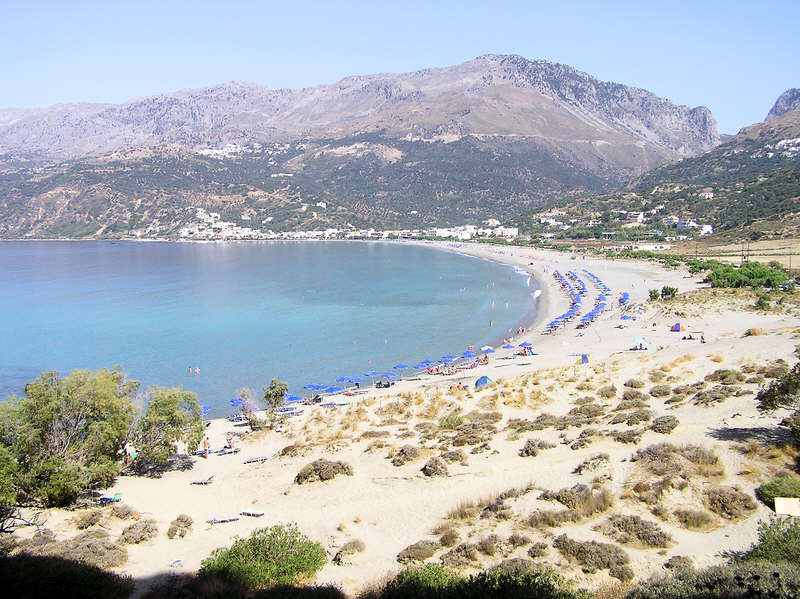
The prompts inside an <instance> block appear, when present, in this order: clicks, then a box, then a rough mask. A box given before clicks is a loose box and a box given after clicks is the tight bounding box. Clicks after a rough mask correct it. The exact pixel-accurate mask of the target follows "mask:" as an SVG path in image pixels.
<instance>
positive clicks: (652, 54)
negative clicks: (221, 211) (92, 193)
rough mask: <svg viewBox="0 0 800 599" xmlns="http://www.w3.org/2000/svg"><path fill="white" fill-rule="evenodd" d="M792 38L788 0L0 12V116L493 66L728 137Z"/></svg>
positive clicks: (794, 75) (781, 74)
mask: <svg viewBox="0 0 800 599" xmlns="http://www.w3.org/2000/svg"><path fill="white" fill-rule="evenodd" d="M798 29H800V1H798V0H793V1H792V0H790V1H779V0H765V1H760V2H754V1H750V0H748V1H740V0H727V1H703V0H695V1H694V2H684V1H682V0H676V1H671V2H668V1H663V0H653V1H648V0H638V1H636V2H627V1H614V0H607V1H605V2H602V1H597V0H594V1H587V2H581V1H560V2H558V1H556V2H553V1H552V0H550V1H548V2H539V1H538V0H528V1H524V0H523V1H519V2H517V1H508V2H503V1H495V2H490V1H487V0H481V1H473V0H461V1H459V2H453V1H450V0H441V1H437V0H427V1H421V2H416V1H408V2H406V1H403V0H394V1H391V0H389V1H383V0H372V1H358V2H357V1H331V2H318V1H313V0H306V1H303V0H300V1H294V2H292V1H287V0H281V1H280V2H272V1H270V0H262V1H261V2H257V1H251V2H245V1H240V0H224V1H219V0H217V1H213V2H212V1H206V0H194V1H192V2H185V1H182V0H174V1H170V0H161V1H158V2H151V1H149V0H139V1H135V2H134V1H127V2H126V1H124V0H120V1H113V0H112V1H110V0H104V1H102V2H91V1H81V0H72V1H69V2H68V1H66V0H62V1H57V2H56V1H52V2H45V1H37V0H28V1H24V2H19V1H17V0H0V56H2V57H3V58H2V63H0V64H2V67H1V68H0V107H3V108H10V107H33V106H46V105H49V104H55V103H62V102H79V101H81V102H112V103H119V102H124V101H126V100H130V99H134V98H139V97H144V96H150V95H155V94H160V93H167V92H171V91H176V90H178V89H184V88H191V87H204V86H207V85H214V84H217V83H222V82H225V81H231V80H240V81H249V82H253V83H260V84H262V85H266V86H268V87H270V88H275V89H277V88H296V87H310V86H313V85H319V84H323V83H333V82H335V81H337V80H339V79H341V78H342V77H345V76H347V75H365V74H373V73H383V72H407V71H414V70H418V69H423V68H429V67H442V66H450V65H454V64H459V63H462V62H465V61H467V60H471V59H472V58H475V57H476V56H480V55H482V54H488V53H494V54H519V55H521V56H524V57H525V58H528V59H531V60H533V59H540V58H541V59H546V60H551V61H554V62H561V63H565V64H568V65H570V66H573V67H575V68H577V69H579V70H581V71H585V72H587V73H589V74H591V75H593V76H595V77H597V78H599V79H602V80H605V81H615V82H618V83H623V84H625V85H632V86H636V87H641V88H644V89H647V90H649V91H651V92H653V93H655V94H657V95H659V96H662V97H665V98H668V99H670V100H671V101H673V102H675V103H677V104H685V105H689V106H699V105H703V106H707V107H708V108H709V109H711V112H712V114H713V115H714V117H715V118H716V120H717V123H718V128H719V130H720V132H722V133H736V132H737V131H738V130H739V129H741V128H742V127H744V126H746V125H749V124H752V123H754V122H758V121H761V120H763V119H764V117H765V116H766V113H767V111H768V110H769V109H770V108H771V107H772V104H773V103H774V102H775V100H776V99H777V97H778V95H779V94H781V93H782V92H783V91H785V90H786V89H788V88H791V87H800V34H798Z"/></svg>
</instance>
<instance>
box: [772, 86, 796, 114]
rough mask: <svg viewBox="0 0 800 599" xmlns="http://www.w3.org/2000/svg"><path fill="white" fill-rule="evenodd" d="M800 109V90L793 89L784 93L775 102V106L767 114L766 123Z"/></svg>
mask: <svg viewBox="0 0 800 599" xmlns="http://www.w3.org/2000/svg"><path fill="white" fill-rule="evenodd" d="M799 109H800V88H798V87H793V88H792V89H787V90H786V91H785V92H783V93H782V94H781V95H780V96H778V99H777V100H776V101H775V105H774V106H773V107H772V108H771V109H770V111H769V113H767V118H765V119H764V120H765V121H771V120H772V119H777V118H778V117H780V116H783V115H784V114H786V113H789V112H792V111H795V110H799Z"/></svg>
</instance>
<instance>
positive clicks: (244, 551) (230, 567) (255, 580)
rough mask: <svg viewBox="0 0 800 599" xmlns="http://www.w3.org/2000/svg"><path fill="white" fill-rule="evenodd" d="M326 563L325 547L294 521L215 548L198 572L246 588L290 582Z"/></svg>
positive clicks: (309, 576) (303, 576)
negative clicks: (304, 532) (300, 529)
mask: <svg viewBox="0 0 800 599" xmlns="http://www.w3.org/2000/svg"><path fill="white" fill-rule="evenodd" d="M324 563H325V550H324V549H323V548H322V545H320V544H319V543H315V542H314V541H312V540H311V539H309V538H308V537H306V536H305V535H304V534H302V533H301V532H300V531H299V530H298V529H297V525H295V524H278V525H276V526H271V527H270V528H261V529H258V530H255V531H253V534H251V535H250V536H249V537H248V538H246V539H241V538H237V539H236V540H235V541H234V543H233V545H231V547H229V548H219V549H215V550H214V551H213V552H212V553H211V555H210V556H209V557H207V558H206V559H204V560H203V562H202V563H201V564H200V575H201V576H204V577H216V578H221V579H223V580H227V581H229V582H233V583H235V584H239V585H242V586H244V587H248V588H259V587H265V586H268V585H271V584H276V583H278V584H291V583H293V582H295V581H296V580H298V579H299V578H311V577H312V576H313V575H314V574H315V573H316V572H317V570H319V569H320V568H321V567H322V566H323V564H324Z"/></svg>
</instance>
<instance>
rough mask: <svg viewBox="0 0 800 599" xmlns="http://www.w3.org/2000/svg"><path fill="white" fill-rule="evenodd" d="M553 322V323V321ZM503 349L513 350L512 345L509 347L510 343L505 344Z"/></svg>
mask: <svg viewBox="0 0 800 599" xmlns="http://www.w3.org/2000/svg"><path fill="white" fill-rule="evenodd" d="M553 322H555V321H553ZM503 349H514V346H513V345H511V344H510V343H506V344H505V345H504V346H503Z"/></svg>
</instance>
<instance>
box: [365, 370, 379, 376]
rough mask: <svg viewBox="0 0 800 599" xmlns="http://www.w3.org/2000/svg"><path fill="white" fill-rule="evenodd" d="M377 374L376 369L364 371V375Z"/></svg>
mask: <svg viewBox="0 0 800 599" xmlns="http://www.w3.org/2000/svg"><path fill="white" fill-rule="evenodd" d="M379 374H380V372H378V371H377V370H370V371H369V372H365V373H364V376H378V375H379Z"/></svg>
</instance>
